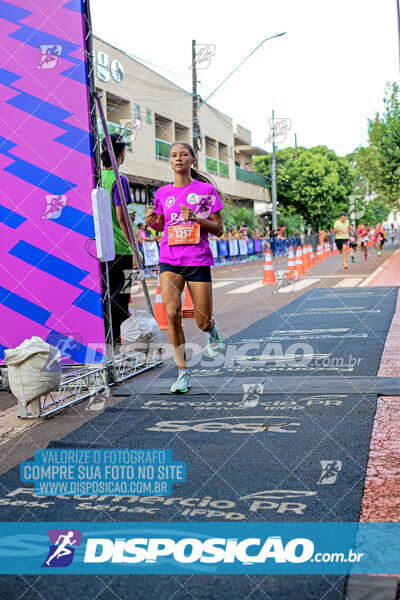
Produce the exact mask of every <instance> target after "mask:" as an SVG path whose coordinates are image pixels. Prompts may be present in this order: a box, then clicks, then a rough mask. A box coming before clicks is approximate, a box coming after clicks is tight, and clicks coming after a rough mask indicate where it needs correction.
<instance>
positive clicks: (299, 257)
mask: <svg viewBox="0 0 400 600" xmlns="http://www.w3.org/2000/svg"><path fill="white" fill-rule="evenodd" d="M296 270H297V272H298V274H299V277H301V276H302V275H304V273H305V269H304V265H303V252H302V249H301V246H298V247H297V248H296Z"/></svg>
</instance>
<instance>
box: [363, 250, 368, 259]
mask: <svg viewBox="0 0 400 600" xmlns="http://www.w3.org/2000/svg"><path fill="white" fill-rule="evenodd" d="M364 256H365V260H367V258H368V252H366V253H365V254H364Z"/></svg>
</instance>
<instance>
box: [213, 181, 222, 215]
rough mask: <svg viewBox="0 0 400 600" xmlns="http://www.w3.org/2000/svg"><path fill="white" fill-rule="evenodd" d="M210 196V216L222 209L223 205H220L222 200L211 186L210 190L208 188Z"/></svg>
mask: <svg viewBox="0 0 400 600" xmlns="http://www.w3.org/2000/svg"><path fill="white" fill-rule="evenodd" d="M210 195H211V197H212V202H211V214H212V213H215V212H217V211H218V210H221V209H222V208H224V205H223V204H222V200H221V198H220V197H219V194H218V192H217V190H216V189H215V187H213V186H211V188H210Z"/></svg>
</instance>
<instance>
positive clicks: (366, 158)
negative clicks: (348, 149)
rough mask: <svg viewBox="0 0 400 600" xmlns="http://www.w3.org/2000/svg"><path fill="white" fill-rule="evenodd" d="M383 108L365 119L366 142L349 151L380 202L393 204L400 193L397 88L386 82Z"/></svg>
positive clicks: (398, 97)
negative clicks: (366, 143) (380, 111)
mask: <svg viewBox="0 0 400 600" xmlns="http://www.w3.org/2000/svg"><path fill="white" fill-rule="evenodd" d="M384 105H385V109H384V112H383V114H382V115H380V114H379V113H376V116H375V118H374V119H369V121H368V135H369V144H368V146H367V148H358V149H357V150H355V152H354V153H353V154H352V158H353V160H354V162H355V164H356V167H357V170H358V171H359V173H360V174H361V175H362V177H363V178H364V179H365V180H367V181H368V182H369V183H370V184H371V186H372V189H373V191H374V192H375V193H376V194H378V195H379V196H380V197H381V198H382V201H383V200H386V202H387V203H388V204H389V205H391V206H392V207H393V206H394V205H395V203H396V202H397V200H398V198H399V196H400V88H399V85H398V84H397V83H396V82H394V83H391V84H390V83H388V84H387V85H386V89H385V96H384Z"/></svg>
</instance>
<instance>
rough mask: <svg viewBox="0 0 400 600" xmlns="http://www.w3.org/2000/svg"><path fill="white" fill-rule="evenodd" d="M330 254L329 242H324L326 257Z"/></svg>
mask: <svg viewBox="0 0 400 600" xmlns="http://www.w3.org/2000/svg"><path fill="white" fill-rule="evenodd" d="M331 254H332V252H331V247H330V244H329V242H326V256H327V257H328V256H331Z"/></svg>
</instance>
